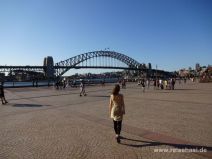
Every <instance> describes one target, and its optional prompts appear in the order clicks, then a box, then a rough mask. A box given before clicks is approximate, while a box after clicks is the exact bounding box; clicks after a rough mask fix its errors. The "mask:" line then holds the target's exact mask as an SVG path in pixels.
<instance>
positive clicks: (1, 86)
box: [0, 83, 8, 104]
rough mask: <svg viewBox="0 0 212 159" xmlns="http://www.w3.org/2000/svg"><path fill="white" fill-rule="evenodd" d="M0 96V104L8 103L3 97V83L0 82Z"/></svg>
mask: <svg viewBox="0 0 212 159" xmlns="http://www.w3.org/2000/svg"><path fill="white" fill-rule="evenodd" d="M0 98H1V102H2V104H6V103H8V102H7V100H6V99H5V96H4V86H3V83H1V84H0Z"/></svg>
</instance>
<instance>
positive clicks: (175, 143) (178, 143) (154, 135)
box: [74, 111, 212, 158]
mask: <svg viewBox="0 0 212 159" xmlns="http://www.w3.org/2000/svg"><path fill="white" fill-rule="evenodd" d="M74 114H75V115H77V116H79V117H81V118H84V119H86V120H89V121H91V122H95V123H98V124H101V125H105V126H109V127H112V122H109V120H106V119H101V118H98V117H95V116H91V115H88V114H85V113H81V112H77V111H75V112H74ZM123 131H124V132H127V133H129V134H133V135H136V136H139V137H142V138H145V139H148V140H151V141H154V142H156V143H158V144H160V145H169V146H172V147H181V148H182V147H184V148H186V147H190V148H206V149H207V152H206V153H200V152H199V153H198V152H193V153H194V154H197V155H200V156H204V157H209V158H212V147H209V146H201V145H199V144H195V143H192V142H190V141H186V140H182V139H179V138H175V137H172V136H168V135H164V134H161V133H158V132H152V131H149V130H146V129H143V128H137V127H134V126H129V125H127V124H123ZM141 132H143V133H141Z"/></svg>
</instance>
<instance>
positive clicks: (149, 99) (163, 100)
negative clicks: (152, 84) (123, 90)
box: [127, 96, 212, 106]
mask: <svg viewBox="0 0 212 159" xmlns="http://www.w3.org/2000/svg"><path fill="white" fill-rule="evenodd" d="M127 98H133V99H143V100H147V101H162V102H170V103H189V104H201V105H206V106H210V105H211V104H212V103H211V104H210V103H200V102H193V101H177V100H165V99H152V98H142V97H140V98H138V97H132V96H131V97H127Z"/></svg>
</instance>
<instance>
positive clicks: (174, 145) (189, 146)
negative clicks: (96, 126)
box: [120, 137, 212, 151]
mask: <svg viewBox="0 0 212 159" xmlns="http://www.w3.org/2000/svg"><path fill="white" fill-rule="evenodd" d="M120 139H121V140H128V141H134V142H135V144H134V143H130V144H129V143H122V142H121V143H120V144H121V145H126V146H131V147H137V148H138V147H146V146H160V145H167V146H173V147H176V148H179V149H185V148H187V149H202V148H203V149H207V151H212V147H209V146H200V145H187V144H174V143H163V142H154V141H144V140H135V139H130V138H126V137H120ZM138 142H141V143H143V144H137V143H138Z"/></svg>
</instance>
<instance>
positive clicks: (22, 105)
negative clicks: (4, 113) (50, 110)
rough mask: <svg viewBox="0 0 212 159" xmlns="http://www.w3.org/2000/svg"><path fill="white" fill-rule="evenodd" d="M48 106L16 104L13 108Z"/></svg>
mask: <svg viewBox="0 0 212 159" xmlns="http://www.w3.org/2000/svg"><path fill="white" fill-rule="evenodd" d="M42 106H47V105H40V104H14V105H13V107H42Z"/></svg>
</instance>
